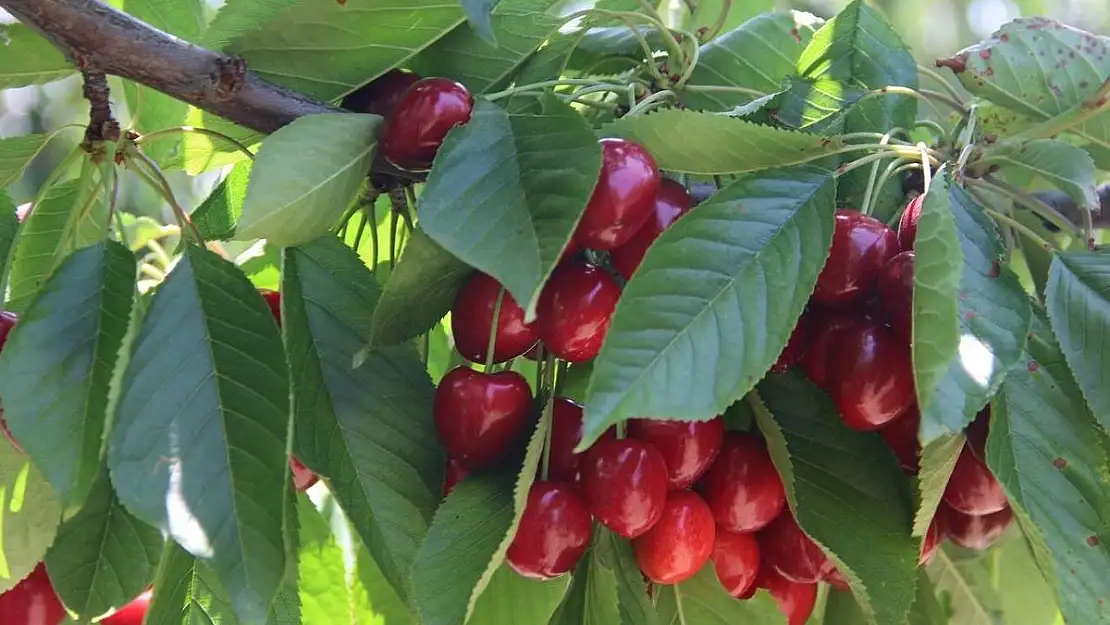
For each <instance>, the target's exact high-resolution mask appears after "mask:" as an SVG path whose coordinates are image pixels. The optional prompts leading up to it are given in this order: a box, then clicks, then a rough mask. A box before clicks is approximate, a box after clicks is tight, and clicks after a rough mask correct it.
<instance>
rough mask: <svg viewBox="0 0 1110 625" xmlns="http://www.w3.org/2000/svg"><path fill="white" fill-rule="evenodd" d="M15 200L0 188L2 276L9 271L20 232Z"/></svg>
mask: <svg viewBox="0 0 1110 625" xmlns="http://www.w3.org/2000/svg"><path fill="white" fill-rule="evenodd" d="M16 210H17V209H16V206H15V202H13V201H12V198H11V197H10V196H9V195H8V193H7V192H6V191H4V190H3V189H0V278H3V277H4V276H5V275H6V274H7V271H8V261H9V260H11V254H12V247H13V246H14V245H15V241H16V236H17V235H18V234H19V217H18V215H16Z"/></svg>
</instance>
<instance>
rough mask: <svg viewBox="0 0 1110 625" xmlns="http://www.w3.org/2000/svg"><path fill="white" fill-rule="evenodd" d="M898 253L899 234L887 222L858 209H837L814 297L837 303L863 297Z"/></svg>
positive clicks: (814, 299)
mask: <svg viewBox="0 0 1110 625" xmlns="http://www.w3.org/2000/svg"><path fill="white" fill-rule="evenodd" d="M897 253H898V235H896V234H895V233H894V231H893V230H891V229H890V227H888V226H887V225H886V224H884V223H883V222H881V221H879V220H878V219H875V218H873V217H869V216H867V215H864V214H863V213H858V212H856V211H849V210H838V211H836V228H835V230H833V242H832V247H831V248H830V250H829V258H828V260H827V261H826V262H825V267H824V269H822V270H821V274H820V275H819V276H817V287H816V288H815V289H814V291H813V298H812V300H813V301H814V302H817V303H818V304H822V305H825V306H838V307H843V306H848V305H851V304H853V303H855V302H860V301H863V300H864V299H866V298H867V297H868V296H870V295H871V293H872V292H873V291H874V289H875V284H876V282H877V281H878V279H879V272H880V271H882V268H883V265H885V264H886V263H887V261H889V260H890V259H891V258H892V257H893V256H894V255H895V254H897Z"/></svg>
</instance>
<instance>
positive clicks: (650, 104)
mask: <svg viewBox="0 0 1110 625" xmlns="http://www.w3.org/2000/svg"><path fill="white" fill-rule="evenodd" d="M667 98H670V99H672V100H674V101H675V102H677V101H678V96H676V95H675V93H674V92H673V91H671V90H670V89H664V90H663V91H658V92H656V93H653V94H651V95H649V96H648V97H646V98H644V99H643V100H641V101H640V102H638V103H637V104H636V106H634V107H632V108H631V109H629V110H628V112H627V113H625V114H624V116H625V117H633V116H635V115H641V114H643V113H647V112H648V111H650V110H652V109H655V108H659V107H660V106H662V105H663V100H666V99H667Z"/></svg>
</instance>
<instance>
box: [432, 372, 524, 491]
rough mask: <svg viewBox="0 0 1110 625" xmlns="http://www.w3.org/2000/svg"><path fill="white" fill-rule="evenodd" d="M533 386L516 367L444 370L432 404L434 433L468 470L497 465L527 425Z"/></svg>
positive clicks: (450, 454)
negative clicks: (506, 368) (485, 369)
mask: <svg viewBox="0 0 1110 625" xmlns="http://www.w3.org/2000/svg"><path fill="white" fill-rule="evenodd" d="M531 409H532V389H531V387H529V386H528V381H527V380H525V379H524V376H522V375H520V374H519V373H517V372H515V371H500V372H498V373H492V374H491V373H481V372H478V371H475V370H473V369H470V368H469V367H456V368H455V369H452V370H451V371H448V372H447V375H445V376H443V379H442V380H441V381H440V383H439V388H437V389H436V395H435V404H434V406H433V408H432V412H433V416H434V419H435V426H436V435H437V437H438V438H439V442H440V444H441V445H443V448H444V449H446V450H447V455H448V456H450V457H451V458H454V459H455V460H456V461H457V462H458V463H459V464H460V465H462V466H463V467H465V468H467V469H469V470H471V471H476V470H478V469H484V468H486V467H489V466H492V465H494V464H496V463H497V462H498V461H500V460H501V459H503V458H504V457H505V454H506V453H508V452H509V451H510V449H511V448H512V444H513V443H514V442H516V441H517V440H518V439H519V437H520V436H521V434H522V433H523V432H524V429H525V428H526V427H527V425H528V415H529V412H530V411H531Z"/></svg>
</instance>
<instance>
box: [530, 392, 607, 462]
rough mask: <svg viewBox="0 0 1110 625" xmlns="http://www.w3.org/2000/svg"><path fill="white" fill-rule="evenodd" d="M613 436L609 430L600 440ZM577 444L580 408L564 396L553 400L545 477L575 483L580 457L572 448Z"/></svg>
mask: <svg viewBox="0 0 1110 625" xmlns="http://www.w3.org/2000/svg"><path fill="white" fill-rule="evenodd" d="M616 437H617V433H616V430H614V429H613V428H609V429H608V430H605V433H604V434H602V435H601V439H602V440H612V439H615V438H616ZM580 442H582V406H580V405H578V404H577V403H575V402H574V401H572V400H570V399H567V398H566V397H556V398H555V400H554V401H553V402H552V407H551V442H550V445H551V453H550V454H549V455H550V458H549V460H548V465H547V474H548V476H550V477H551V479H553V480H559V481H563V482H570V483H574V482H577V481H578V463H579V461H580V460H581V458H582V456H583V454H576V453H574V448H575V447H578V443H580ZM595 444H596V443H595Z"/></svg>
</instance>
